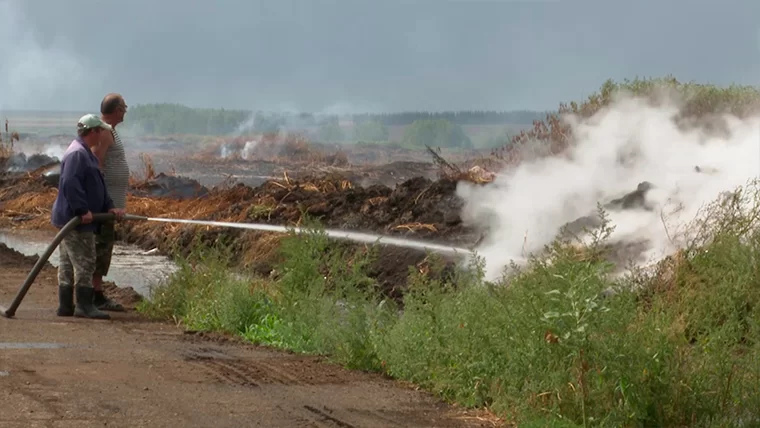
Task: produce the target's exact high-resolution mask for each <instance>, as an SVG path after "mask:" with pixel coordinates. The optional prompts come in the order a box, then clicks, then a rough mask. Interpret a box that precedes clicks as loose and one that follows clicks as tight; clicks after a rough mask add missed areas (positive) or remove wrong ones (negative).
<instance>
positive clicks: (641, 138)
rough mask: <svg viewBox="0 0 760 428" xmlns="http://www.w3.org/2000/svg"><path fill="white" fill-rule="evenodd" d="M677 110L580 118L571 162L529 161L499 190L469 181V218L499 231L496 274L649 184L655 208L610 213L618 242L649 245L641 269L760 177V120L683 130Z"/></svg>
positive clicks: (627, 102) (625, 103) (626, 110)
mask: <svg viewBox="0 0 760 428" xmlns="http://www.w3.org/2000/svg"><path fill="white" fill-rule="evenodd" d="M677 105H678V104H677V103H675V102H671V103H668V104H666V105H664V106H663V105H660V106H659V107H656V106H653V105H651V104H649V103H646V102H645V101H643V100H640V99H632V98H627V99H620V100H618V101H617V102H615V103H614V104H612V105H611V106H609V107H608V108H606V109H604V110H602V111H600V112H599V113H597V114H596V115H595V116H593V117H591V118H589V119H586V120H579V119H578V118H575V117H570V118H569V119H568V120H569V123H570V124H571V126H572V128H573V135H574V138H575V145H574V148H573V149H572V151H570V152H569V156H567V157H562V158H560V157H552V158H545V159H540V160H536V161H532V162H526V163H523V164H521V165H520V166H519V167H517V168H515V169H513V170H511V171H509V172H505V173H503V174H500V175H499V176H498V178H497V179H496V181H495V182H494V183H493V184H492V185H489V186H484V187H477V186H472V185H468V184H460V187H459V189H458V192H459V194H460V196H462V197H463V198H464V199H465V201H466V203H465V207H464V210H463V219H464V220H465V221H466V222H470V223H474V224H485V225H487V226H488V227H489V228H490V233H489V235H488V236H487V238H486V239H485V240H484V242H483V243H482V244H481V245H480V247H479V248H478V249H477V251H478V253H479V254H480V255H481V256H482V257H484V259H485V261H486V271H487V272H486V275H487V276H488V278H489V279H495V278H496V277H498V276H499V275H500V274H501V272H502V270H503V268H504V267H505V266H507V265H508V264H509V263H510V261H511V260H515V261H518V260H522V259H524V258H525V257H526V256H527V255H528V254H530V253H533V252H536V251H540V250H541V249H542V247H543V246H544V245H546V244H548V243H550V242H551V241H552V240H553V239H554V238H555V237H556V236H557V233H558V232H559V230H560V228H561V227H562V226H563V225H565V224H566V223H568V222H572V221H574V220H576V219H578V218H579V217H582V216H585V215H594V214H595V211H596V204H597V202H601V203H602V204H604V203H606V202H609V201H610V200H611V199H614V198H619V197H620V196H622V195H623V194H626V193H629V192H631V191H633V190H635V189H636V188H637V185H638V184H639V183H641V182H644V181H648V182H650V183H652V184H653V185H654V186H655V188H654V189H652V190H651V191H649V192H648V193H647V194H646V199H647V203H648V204H650V205H652V206H653V207H654V210H653V211H646V210H644V209H638V210H631V211H618V212H615V211H611V210H607V213H608V215H609V218H610V221H611V222H612V225H613V226H614V227H615V228H616V230H615V231H614V232H613V234H612V236H611V240H612V241H613V242H615V241H618V242H628V243H633V242H647V245H646V247H647V248H646V251H645V252H644V253H642V254H640V255H641V256H642V257H643V259H642V260H639V261H638V263H639V264H644V263H647V262H652V261H654V260H656V259H660V258H662V257H664V256H666V255H668V254H671V253H673V252H674V251H676V250H677V249H678V248H677V247H679V246H680V245H681V243H679V242H678V240H675V239H673V237H674V235H675V234H676V233H675V232H674V230H675V229H676V228H678V227H683V225H684V224H685V223H687V222H690V221H692V220H693V219H694V218H695V216H696V215H697V213H698V210H699V209H700V208H702V207H704V205H706V204H708V203H710V202H712V201H713V200H715V199H716V198H717V197H718V196H719V195H720V193H721V192H723V191H730V190H733V189H734V188H736V187H737V186H741V185H744V184H746V183H747V181H748V180H749V179H751V178H752V177H755V176H757V175H758V172H760V118H758V117H754V118H750V119H745V120H739V119H737V118H735V117H725V124H726V126H725V128H726V129H727V130H728V132H727V133H723V134H721V135H718V133H716V132H713V133H712V134H709V133H707V132H706V131H704V130H698V129H689V130H685V129H682V128H681V127H679V126H678V124H677V123H676V121H675V119H676V115H677V114H678V112H679V109H678V106H677ZM622 159H625V160H624V161H621V160H622ZM697 166H698V167H699V168H700V169H701V172H697V171H696V170H695V167H697ZM663 218H665V221H663Z"/></svg>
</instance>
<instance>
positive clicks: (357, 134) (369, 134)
mask: <svg viewBox="0 0 760 428" xmlns="http://www.w3.org/2000/svg"><path fill="white" fill-rule="evenodd" d="M388 135H389V134H388V128H387V127H386V126H385V125H383V123H382V122H380V121H378V120H369V121H366V122H362V123H359V124H358V125H357V126H356V129H355V130H354V139H355V140H359V141H388Z"/></svg>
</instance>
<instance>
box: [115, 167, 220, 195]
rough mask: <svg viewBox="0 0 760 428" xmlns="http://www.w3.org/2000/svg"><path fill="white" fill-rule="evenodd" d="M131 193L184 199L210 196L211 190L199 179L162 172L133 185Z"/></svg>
mask: <svg viewBox="0 0 760 428" xmlns="http://www.w3.org/2000/svg"><path fill="white" fill-rule="evenodd" d="M130 193H132V194H133V195H136V196H143V197H146V196H147V197H154V198H171V199H179V200H183V199H195V198H202V197H205V196H208V193H209V191H208V189H207V188H206V187H205V186H202V185H201V184H200V183H199V182H198V181H197V180H193V179H191V178H187V177H177V176H173V175H166V174H164V173H160V174H158V175H157V176H155V177H154V178H151V179H150V180H146V181H144V182H142V183H139V184H136V185H134V186H132V187H131V189H130Z"/></svg>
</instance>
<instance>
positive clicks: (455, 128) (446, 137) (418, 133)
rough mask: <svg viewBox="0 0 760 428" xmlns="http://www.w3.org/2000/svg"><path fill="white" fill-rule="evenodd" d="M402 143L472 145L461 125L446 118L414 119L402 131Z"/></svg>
mask: <svg viewBox="0 0 760 428" xmlns="http://www.w3.org/2000/svg"><path fill="white" fill-rule="evenodd" d="M403 141H404V143H405V144H407V145H412V146H424V145H429V146H431V147H435V146H438V147H448V148H464V149H469V148H472V147H473V144H472V141H471V140H470V138H469V137H468V136H467V135H466V134H465V133H464V131H463V130H462V127H461V126H459V125H457V124H454V123H451V122H449V121H448V120H446V119H422V120H415V121H414V122H413V123H412V124H411V125H409V127H407V128H406V130H405V131H404V139H403Z"/></svg>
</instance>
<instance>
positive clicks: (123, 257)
mask: <svg viewBox="0 0 760 428" xmlns="http://www.w3.org/2000/svg"><path fill="white" fill-rule="evenodd" d="M54 236H55V234H54V233H51V232H46V231H27V230H23V231H20V230H2V229H0V243H4V244H5V245H7V246H8V247H10V248H13V249H14V250H16V251H18V252H20V253H22V254H24V255H27V256H35V255H36V256H39V255H41V254H42V253H44V252H45V249H47V246H48V245H50V242H52V241H53V237H54ZM146 253H147V254H146ZM48 261H49V262H50V264H52V265H53V266H55V267H58V248H56V249H55V251H54V252H53V254H52V255H51V256H50V259H49V260H48ZM176 269H177V266H176V265H175V264H174V263H173V262H172V261H171V260H169V259H168V258H167V257H164V256H161V255H159V254H156V252H155V251H150V252H146V251H143V250H141V249H139V248H137V247H133V246H124V245H118V244H117V245H115V246H114V250H113V257H112V259H111V267H110V269H109V271H108V275H107V276H106V277H105V278H104V279H105V280H106V281H112V282H113V283H115V284H116V285H117V286H119V287H132V288H134V289H135V291H136V292H138V293H140V294H141V295H142V296H145V297H150V288H151V287H152V286H153V285H155V284H156V283H158V282H159V281H161V280H162V279H163V278H165V277H166V275H168V274H170V273H172V272H174V271H175V270H176Z"/></svg>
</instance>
